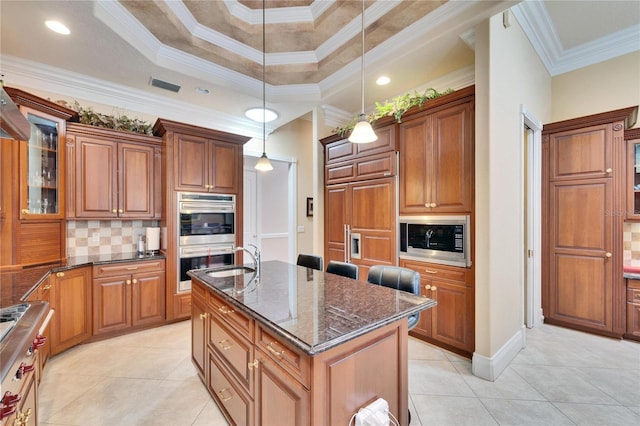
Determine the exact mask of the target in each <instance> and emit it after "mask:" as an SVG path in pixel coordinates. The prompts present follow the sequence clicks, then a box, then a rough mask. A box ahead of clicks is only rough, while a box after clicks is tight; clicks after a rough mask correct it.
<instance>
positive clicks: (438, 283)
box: [428, 279, 474, 352]
mask: <svg viewBox="0 0 640 426" xmlns="http://www.w3.org/2000/svg"><path fill="white" fill-rule="evenodd" d="M429 293H430V295H429V296H428V297H430V298H431V299H434V300H436V301H437V302H438V304H437V305H436V306H435V307H433V308H432V309H431V311H432V312H431V326H432V329H431V337H432V338H433V339H436V340H438V341H440V342H443V343H445V344H448V345H451V346H453V347H456V348H459V349H462V350H465V351H468V352H473V349H474V343H473V334H474V326H473V324H474V319H473V315H474V309H473V303H474V300H473V290H472V288H470V287H466V286H465V285H459V284H454V283H452V282H449V281H443V280H439V279H433V280H432V281H431V289H430V290H429Z"/></svg>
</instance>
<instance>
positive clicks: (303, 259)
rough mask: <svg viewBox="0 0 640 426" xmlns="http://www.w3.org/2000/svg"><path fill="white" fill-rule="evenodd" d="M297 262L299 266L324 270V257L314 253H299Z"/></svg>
mask: <svg viewBox="0 0 640 426" xmlns="http://www.w3.org/2000/svg"><path fill="white" fill-rule="evenodd" d="M296 264H297V265H299V266H305V267H307V268H311V269H317V270H318V271H322V257H320V256H315V255H313V254H299V255H298V261H297V262H296Z"/></svg>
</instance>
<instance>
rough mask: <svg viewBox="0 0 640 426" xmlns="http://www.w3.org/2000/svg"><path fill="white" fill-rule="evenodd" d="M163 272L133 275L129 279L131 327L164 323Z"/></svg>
mask: <svg viewBox="0 0 640 426" xmlns="http://www.w3.org/2000/svg"><path fill="white" fill-rule="evenodd" d="M164 281H165V280H164V272H162V273H158V272H148V273H145V274H135V275H133V277H132V279H131V307H132V310H133V311H132V316H131V325H133V326H136V325H143V324H153V323H156V322H162V321H164V318H165V315H164V310H165V303H164V301H165V285H164Z"/></svg>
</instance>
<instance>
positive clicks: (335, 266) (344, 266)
mask: <svg viewBox="0 0 640 426" xmlns="http://www.w3.org/2000/svg"><path fill="white" fill-rule="evenodd" d="M327 272H329V273H331V274H336V275H342V276H343V277H348V278H353V279H354V280H357V279H358V266H357V265H354V264H353V263H347V262H339V261H337V260H330V261H329V263H327Z"/></svg>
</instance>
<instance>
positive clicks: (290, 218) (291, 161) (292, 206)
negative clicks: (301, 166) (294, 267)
mask: <svg viewBox="0 0 640 426" xmlns="http://www.w3.org/2000/svg"><path fill="white" fill-rule="evenodd" d="M243 156H244V157H255V158H259V157H261V156H262V152H258V151H251V150H246V149H245V150H244V151H243ZM269 159H270V160H273V161H282V162H285V163H288V165H289V167H288V174H287V191H288V197H287V212H288V214H287V233H288V234H289V238H288V241H289V243H288V247H287V257H288V261H289V263H295V262H296V257H297V253H298V238H297V235H298V234H297V233H296V229H297V227H298V226H297V225H298V223H297V215H296V205H297V186H296V176H297V161H296V159H295V158H292V157H285V156H283V155H278V154H269ZM243 173H244V167H243ZM267 173H268V172H267ZM261 185H262V183H261V182H260V179H257V182H256V191H257V198H258V200H257V201H258V203H257V204H258V209H259V206H260V201H261V199H260V197H261V195H260V194H261V187H260V186H261ZM259 214H260V211H258V212H257V213H256V217H257V216H258V215H259ZM256 230H257V232H258V240H257V241H258V244H257V245H258V248H259V249H261V250H262V240H261V239H260V233H261V232H262V229H261V228H260V223H259V221H258V224H257V227H256Z"/></svg>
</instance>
